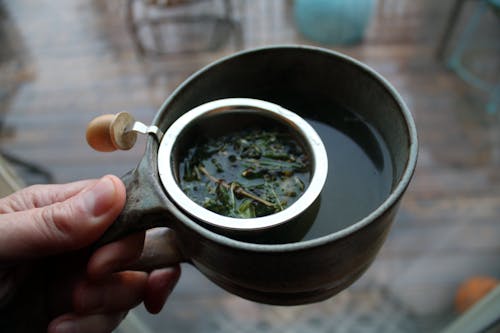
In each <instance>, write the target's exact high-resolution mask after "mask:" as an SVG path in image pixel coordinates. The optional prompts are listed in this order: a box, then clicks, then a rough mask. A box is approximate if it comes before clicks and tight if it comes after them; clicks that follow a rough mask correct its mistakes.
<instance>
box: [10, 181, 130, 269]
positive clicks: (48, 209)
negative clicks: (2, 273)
mask: <svg viewBox="0 0 500 333" xmlns="http://www.w3.org/2000/svg"><path fill="white" fill-rule="evenodd" d="M125 196H126V195H125V186H124V185H123V183H122V182H121V180H120V179H119V178H117V177H115V176H105V177H103V178H101V179H100V180H99V181H97V182H96V183H94V184H92V185H91V186H90V187H88V188H86V189H84V190H82V191H81V192H79V193H78V194H76V195H74V196H73V197H70V198H68V199H66V200H64V201H61V202H58V203H54V204H52V205H49V206H45V207H41V208H34V209H30V210H26V211H22V212H15V213H11V214H3V215H0V262H2V261H3V262H4V263H5V262H9V261H13V260H18V259H27V258H36V257H42V256H46V255H51V254H56V253H62V252H66V251H70V250H75V249H79V248H82V247H85V246H87V245H89V244H91V243H92V242H94V241H95V240H97V239H98V238H99V236H100V235H102V233H103V232H104V231H105V230H106V229H107V228H108V227H109V226H110V225H111V223H112V222H113V221H114V220H115V219H116V217H117V216H118V215H119V214H120V211H121V210H122V209H123V206H124V204H125Z"/></svg>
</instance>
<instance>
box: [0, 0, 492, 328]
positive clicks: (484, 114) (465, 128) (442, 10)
mask: <svg viewBox="0 0 500 333" xmlns="http://www.w3.org/2000/svg"><path fill="white" fill-rule="evenodd" d="M499 7H500V2H499V1H497V0H468V1H466V0H442V1H432V0H420V1H411V0H378V1H377V0H350V1H347V0H328V1H327V0H295V1H292V0H251V1H250V0H176V1H172V0H170V1H167V0H163V1H160V0H0V45H1V47H0V153H1V155H0V156H1V159H0V162H1V163H0V164H1V167H0V172H1V176H2V177H1V178H2V180H1V183H0V185H1V186H0V187H1V188H2V194H5V193H8V192H9V191H11V190H14V189H17V188H19V187H20V186H25V185H29V184H34V183H46V182H57V183H63V182H69V181H74V180H78V179H82V178H91V177H92V178H95V177H100V176H102V175H104V174H107V173H113V174H117V175H122V174H124V173H125V172H127V171H129V170H130V169H132V168H134V167H135V165H136V164H137V163H138V161H139V160H140V158H141V156H142V152H143V149H144V138H142V139H140V140H139V143H138V144H137V145H136V146H135V147H134V148H133V149H132V150H131V151H127V152H115V153H112V154H103V153H98V152H95V151H93V150H91V149H90V148H89V147H88V146H87V144H86V142H85V128H86V125H87V123H88V122H89V121H90V120H91V119H92V118H94V117H96V116H98V115H101V114H104V113H116V112H119V111H123V110H127V111H129V112H130V113H132V114H133V115H134V116H135V118H136V119H138V120H140V121H142V122H144V123H149V122H151V121H152V119H153V117H154V115H155V113H156V111H157V109H158V108H159V107H160V105H161V104H162V103H163V101H164V100H165V99H166V97H168V96H169V94H170V93H171V92H172V91H173V90H174V89H175V88H176V87H177V86H178V85H179V84H180V83H181V82H183V80H185V79H186V78H187V77H188V76H189V75H191V74H192V73H194V72H195V71H197V70H198V69H200V68H202V67H203V66H205V65H207V64H209V63H210V62H212V61H214V60H216V59H219V58H220V57H222V56H225V55H228V54H231V53H234V52H236V51H239V50H244V49H249V48H253V47H259V46H266V45H273V44H307V45H316V46H321V47H325V48H330V49H333V50H337V51H340V52H342V53H345V54H347V55H350V56H352V57H354V58H356V59H358V60H361V61H363V62H365V63H367V64H368V65H369V66H371V67H372V68H374V69H375V70H376V71H378V72H379V73H380V74H382V75H383V76H384V77H386V78H387V79H388V80H389V81H390V82H391V83H392V84H393V85H394V86H395V88H396V89H397V90H398V91H399V92H400V93H401V95H402V96H403V98H404V100H405V101H406V103H407V104H408V106H409V108H410V110H411V111H412V112H413V115H414V117H415V120H416V124H417V129H418V132H419V138H420V144H421V146H420V155H419V165H418V167H417V171H416V174H415V177H414V180H413V182H412V184H411V186H410V188H409V190H408V192H407V194H406V196H405V198H404V200H403V203H402V206H401V209H400V212H399V215H398V217H397V218H396V222H395V223H394V226H393V228H392V230H391V232H390V234H389V237H388V240H387V242H386V244H385V245H384V247H383V248H382V251H381V252H380V254H379V256H378V257H377V260H376V261H375V262H374V264H373V265H372V267H371V268H370V269H369V270H368V272H367V273H366V274H365V275H364V276H363V277H362V278H361V279H360V280H359V281H357V282H356V283H355V284H354V285H353V286H352V287H350V288H348V289H347V290H345V291H344V292H342V293H340V294H339V295H338V296H336V297H334V298H332V299H330V300H327V301H325V302H321V303H318V304H312V305H307V306H298V307H276V306H265V305H260V304H256V303H252V302H249V301H246V300H243V299H241V298H238V297H236V296H232V295H230V294H228V293H227V292H225V291H223V290H221V289H220V288H218V287H216V286H215V285H214V284H212V283H211V282H209V281H208V280H207V279H206V278H205V277H204V276H202V275H201V274H200V273H199V272H198V271H197V270H195V269H194V268H192V267H190V266H189V265H184V266H183V269H184V270H183V276H182V277H181V280H180V283H179V285H178V287H177V289H176V290H175V291H174V293H173V295H172V296H171V298H170V299H169V301H168V303H167V305H166V307H165V309H164V310H163V311H162V312H161V313H160V314H159V315H156V316H151V315H149V314H147V312H146V311H145V310H144V309H143V308H142V306H140V307H138V308H137V309H136V310H134V311H133V312H132V313H131V316H129V319H128V320H127V321H126V322H124V323H123V324H122V326H120V328H119V329H118V331H119V332H124V333H125V332H146V333H148V332H183V333H191V332H193V333H194V332H235V333H236V332H241V333H247V332H439V331H440V330H441V329H442V328H443V327H445V326H447V325H448V324H449V323H450V322H451V321H452V320H454V319H455V318H457V316H458V312H457V311H456V304H455V292H456V290H457V287H458V286H459V285H460V283H462V282H463V281H464V280H466V279H468V278H470V277H473V276H488V277H491V278H494V279H498V278H500V261H499V260H498V258H499V257H500V110H499V104H500V23H499V22H500V21H499V15H500V14H499V13H500V9H499ZM498 312H500V307H499V310H498ZM499 316H500V314H499Z"/></svg>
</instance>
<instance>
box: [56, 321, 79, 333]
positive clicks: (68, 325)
mask: <svg viewBox="0 0 500 333" xmlns="http://www.w3.org/2000/svg"><path fill="white" fill-rule="evenodd" d="M55 332H56V333H73V332H77V327H76V324H75V323H74V322H72V321H70V320H66V321H63V322H61V323H59V324H57V326H56V328H55Z"/></svg>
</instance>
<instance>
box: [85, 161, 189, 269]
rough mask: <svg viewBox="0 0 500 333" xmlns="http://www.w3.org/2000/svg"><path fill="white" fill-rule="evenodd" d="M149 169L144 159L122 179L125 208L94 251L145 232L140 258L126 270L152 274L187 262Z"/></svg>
mask: <svg viewBox="0 0 500 333" xmlns="http://www.w3.org/2000/svg"><path fill="white" fill-rule="evenodd" d="M152 169H153V170H151V167H150V166H149V165H148V164H147V162H146V161H144V160H143V161H141V163H140V164H139V166H138V167H137V168H135V169H134V170H132V171H130V172H128V173H127V174H125V175H124V176H123V177H121V179H122V181H123V183H124V184H125V188H126V192H127V199H126V202H125V206H124V208H123V210H122V212H121V213H120V215H119V216H118V218H117V219H116V220H115V221H114V222H113V224H112V225H111V226H110V227H109V228H108V229H107V230H106V231H105V232H104V234H103V235H102V236H101V238H100V239H98V240H97V241H96V242H95V243H94V247H95V248H97V247H101V246H103V245H106V244H108V243H111V242H113V241H116V240H119V239H121V238H124V237H126V236H128V235H130V234H133V233H135V232H139V231H144V230H147V233H146V240H145V243H144V248H143V251H142V254H141V257H140V258H139V260H137V261H136V262H134V263H133V264H131V265H130V266H129V267H127V269H132V270H141V271H151V270H153V269H157V268H162V267H168V266H172V265H176V264H179V263H181V262H185V261H188V260H187V259H186V258H185V256H184V255H183V254H182V252H181V250H180V248H179V246H178V241H177V238H176V233H175V231H174V230H172V229H170V226H171V225H173V221H175V217H174V216H173V215H172V213H171V212H170V211H169V210H168V209H167V208H166V207H167V206H168V204H166V203H165V202H163V196H164V194H163V189H162V187H161V185H160V184H158V183H157V182H155V180H154V178H153V176H152V175H154V174H155V172H156V168H154V167H153V168H152ZM153 228H154V229H153ZM149 229H153V230H149Z"/></svg>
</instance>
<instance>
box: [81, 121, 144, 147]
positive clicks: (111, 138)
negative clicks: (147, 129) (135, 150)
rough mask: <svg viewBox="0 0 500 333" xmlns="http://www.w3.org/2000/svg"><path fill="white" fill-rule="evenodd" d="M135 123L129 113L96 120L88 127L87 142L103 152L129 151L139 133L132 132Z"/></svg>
mask: <svg viewBox="0 0 500 333" xmlns="http://www.w3.org/2000/svg"><path fill="white" fill-rule="evenodd" d="M134 123H135V120H134V117H132V116H131V115H130V114H129V113H127V112H120V113H117V114H105V115H102V116H99V117H97V118H94V119H93V120H92V121H91V122H90V123H89V125H88V126H87V133H86V137H87V142H88V144H89V145H90V146H91V147H92V148H94V149H95V150H97V151H101V152H110V151H115V150H117V149H120V150H128V149H130V148H132V147H133V146H134V144H135V142H136V140H137V133H136V132H134V131H132V126H133V125H134Z"/></svg>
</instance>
